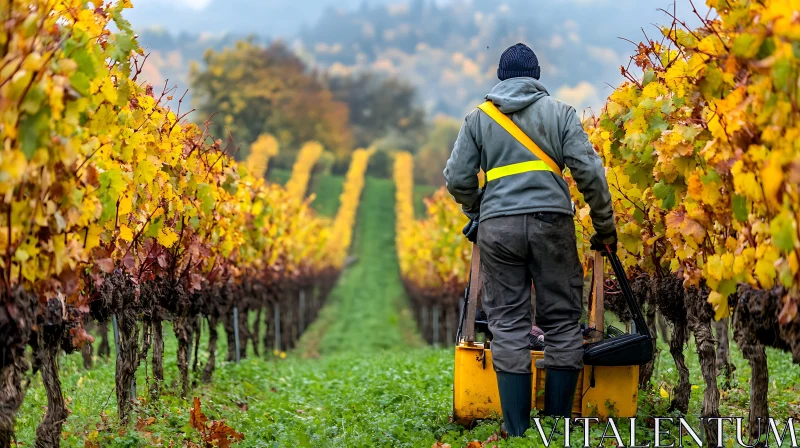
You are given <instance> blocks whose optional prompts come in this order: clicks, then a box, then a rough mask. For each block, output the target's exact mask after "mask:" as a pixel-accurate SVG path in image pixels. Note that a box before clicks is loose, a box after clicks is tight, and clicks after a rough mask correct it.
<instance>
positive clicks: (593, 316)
mask: <svg viewBox="0 0 800 448" xmlns="http://www.w3.org/2000/svg"><path fill="white" fill-rule="evenodd" d="M603 261H604V260H603V255H602V254H601V253H600V252H597V251H596V252H595V253H594V264H593V266H592V275H593V276H594V281H593V282H592V283H593V284H594V289H593V290H592V291H591V293H590V294H591V296H590V299H589V326H590V327H594V328H596V329H597V331H599V332H600V333H601V335H602V336H600V339H602V338H604V337H605V323H604V321H603V313H604V311H605V307H604V306H603V300H604V299H605V289H604V280H605V277H604V273H603V268H604V264H603Z"/></svg>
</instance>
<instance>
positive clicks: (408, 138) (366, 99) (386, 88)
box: [327, 72, 426, 152]
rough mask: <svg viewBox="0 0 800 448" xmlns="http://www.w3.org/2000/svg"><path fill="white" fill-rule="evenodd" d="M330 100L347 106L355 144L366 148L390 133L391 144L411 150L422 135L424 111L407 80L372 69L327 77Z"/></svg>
mask: <svg viewBox="0 0 800 448" xmlns="http://www.w3.org/2000/svg"><path fill="white" fill-rule="evenodd" d="M327 84H328V88H329V89H330V90H331V92H332V93H333V97H334V99H336V100H337V101H341V102H343V103H346V104H347V106H348V107H349V109H350V127H351V129H352V131H353V137H354V139H355V146H356V147H359V148H366V147H368V146H370V145H372V144H373V143H375V142H377V141H379V140H381V139H384V138H386V137H389V136H391V140H392V142H393V143H394V144H395V145H398V144H399V145H401V146H403V148H393V149H408V150H410V151H411V152H415V151H416V149H417V148H418V147H419V146H420V144H421V142H422V141H423V139H424V137H425V130H426V129H425V126H426V123H425V110H424V109H422V107H421V106H420V105H419V104H418V102H417V91H416V88H415V87H414V86H413V85H411V84H409V83H408V82H405V81H401V80H399V79H396V78H390V77H386V76H382V75H378V74H376V73H372V72H361V73H358V74H353V75H347V76H337V77H329V78H328V79H327Z"/></svg>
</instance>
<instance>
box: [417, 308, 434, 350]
mask: <svg viewBox="0 0 800 448" xmlns="http://www.w3.org/2000/svg"><path fill="white" fill-rule="evenodd" d="M421 315H422V318H421V319H420V321H421V322H422V336H423V337H424V338H425V339H426V340H427V341H428V342H430V343H433V340H432V339H431V338H430V337H429V336H428V307H427V306H423V307H422V313H421Z"/></svg>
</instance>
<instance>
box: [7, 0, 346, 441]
mask: <svg viewBox="0 0 800 448" xmlns="http://www.w3.org/2000/svg"><path fill="white" fill-rule="evenodd" d="M130 6H131V5H130V2H128V1H120V2H116V3H111V4H109V5H107V6H104V7H97V8H94V7H89V5H88V4H85V3H83V2H77V1H71V0H58V1H55V2H45V1H43V0H41V1H33V2H31V1H27V0H26V1H21V0H13V1H6V2H4V4H3V10H4V11H9V12H10V15H9V19H8V21H7V22H6V24H7V27H10V29H9V31H10V32H9V33H8V34H7V35H6V34H5V33H3V36H2V38H0V49H2V53H0V56H2V66H3V67H4V70H3V71H2V74H0V94H1V95H2V97H3V99H4V100H3V101H2V102H0V115H2V118H0V134H2V138H3V149H2V150H1V151H0V193H2V195H3V201H2V203H0V216H2V217H3V219H2V222H3V226H2V229H0V230H2V232H1V233H2V237H0V253H2V263H1V264H0V266H2V271H0V272H2V276H0V277H2V279H0V286H2V287H1V288H0V294H1V296H0V301H2V302H3V305H4V306H3V308H4V309H5V310H9V314H8V315H5V314H4V315H3V316H1V317H2V319H0V326H2V332H3V334H9V335H10V337H11V339H10V341H11V342H12V344H11V345H10V346H9V347H8V348H6V349H4V350H6V351H4V356H3V357H2V359H3V364H2V365H0V369H2V370H3V372H2V373H3V374H2V378H3V380H4V381H6V383H5V384H3V388H2V389H3V391H4V392H3V395H2V396H0V402H2V403H3V406H0V408H2V409H3V415H2V416H0V422H2V424H1V425H0V444H4V443H6V442H7V441H9V440H10V437H11V434H12V433H13V414H14V412H15V411H16V409H17V408H18V407H19V404H20V403H21V396H22V393H23V388H22V384H21V377H22V374H23V373H24V371H25V369H26V368H27V363H26V362H25V359H24V348H25V344H26V343H27V342H28V340H29V339H31V335H30V332H31V329H32V328H34V329H35V331H36V338H37V339H38V343H37V344H36V350H38V352H39V356H40V358H41V359H42V363H43V366H42V369H41V372H42V378H43V381H44V382H45V384H46V385H47V386H48V387H47V392H48V410H47V414H46V415H45V417H44V419H43V421H42V423H41V424H40V426H39V428H38V430H37V439H38V441H37V443H42V444H45V445H57V443H58V438H59V434H60V428H61V425H62V424H63V421H64V418H65V417H66V409H65V407H64V402H63V398H62V397H61V390H60V383H59V381H58V365H57V363H56V362H55V359H56V357H57V354H58V351H59V350H60V349H61V348H62V347H63V348H64V349H66V350H68V351H71V350H74V349H76V348H79V347H81V346H82V345H83V344H85V343H87V342H90V341H92V340H93V337H92V336H91V335H90V334H89V333H88V332H87V331H86V329H85V327H84V325H85V323H86V322H87V321H88V318H89V317H90V316H91V317H93V318H96V319H98V320H99V321H101V322H105V321H107V320H108V319H109V318H110V316H111V315H113V316H115V317H116V318H118V321H119V327H120V328H119V329H120V339H121V341H120V346H119V348H118V350H119V352H120V355H119V358H118V363H117V389H116V392H117V401H118V406H119V415H120V418H121V419H122V420H123V421H125V420H126V418H127V416H128V414H129V411H130V408H131V406H132V400H133V399H134V398H135V397H133V396H132V395H131V388H130V387H129V385H130V384H131V381H132V378H133V374H134V372H135V371H136V368H137V366H138V365H139V363H140V362H141V361H142V360H143V359H145V355H146V354H147V351H148V350H149V349H150V348H152V349H153V350H154V354H159V355H158V356H153V361H152V362H153V374H154V383H153V384H152V385H151V386H152V387H151V393H152V394H153V395H154V396H157V395H158V393H159V390H160V384H161V382H162V381H163V366H162V365H161V363H162V360H161V354H163V335H162V334H161V332H162V329H161V328H162V327H161V321H162V320H164V319H167V318H170V319H172V320H173V327H174V329H175V334H176V336H177V338H178V342H179V353H178V366H179V370H180V371H181V377H182V385H183V388H182V394H183V395H185V394H186V393H187V390H188V387H189V382H188V351H189V347H190V345H191V342H192V335H193V334H195V333H196V332H197V331H199V330H198V321H197V316H198V315H200V314H203V315H206V316H208V318H209V320H210V322H212V321H213V322H215V323H216V322H217V321H218V320H219V319H225V320H226V321H227V320H228V318H229V316H230V313H231V309H232V308H235V307H237V306H240V305H241V308H242V310H241V311H242V312H243V313H244V317H246V316H247V311H248V309H249V308H254V309H258V313H259V316H260V313H261V308H262V307H263V306H264V305H265V304H266V302H267V296H271V297H275V298H276V299H277V300H287V298H289V297H296V295H292V294H290V293H291V292H292V291H297V290H298V289H301V288H306V287H307V285H309V284H314V283H321V284H322V285H323V286H325V285H329V280H327V279H329V278H331V277H332V276H333V275H335V274H333V271H334V270H335V269H336V267H337V266H340V265H341V263H340V260H339V259H336V258H334V257H332V256H329V255H328V254H330V253H331V252H327V251H325V250H323V249H324V248H325V247H327V246H328V245H330V244H331V241H332V240H331V239H330V238H329V235H331V232H330V230H329V223H328V222H327V221H326V220H323V219H320V218H318V217H316V215H315V214H314V213H313V212H312V211H311V210H310V208H309V206H308V204H307V203H306V202H303V201H287V200H285V199H286V198H287V197H288V196H289V194H290V193H288V192H287V191H286V190H284V189H283V188H281V187H278V186H274V185H268V184H266V183H265V182H264V181H263V179H259V178H256V177H254V176H253V175H251V174H248V171H249V170H247V169H245V168H244V166H241V165H238V164H237V163H236V162H235V161H234V160H233V159H232V158H231V157H230V156H228V154H227V149H228V148H227V146H229V145H227V144H225V143H224V142H222V141H220V140H214V139H212V138H211V137H210V136H209V135H208V132H207V131H205V130H203V129H202V128H200V127H198V126H196V125H193V124H189V123H187V122H186V121H185V120H184V118H185V115H181V114H180V109H179V110H178V111H175V112H174V111H172V110H170V109H168V108H167V107H165V106H164V105H163V104H164V102H165V101H167V100H169V99H171V96H172V91H171V90H170V89H166V88H164V89H163V90H162V91H161V93H157V90H156V89H155V88H154V87H152V86H150V85H141V84H140V82H138V81H137V77H138V75H139V74H140V73H141V67H140V63H139V60H138V58H137V56H140V55H142V54H143V52H142V50H141V48H139V46H138V44H137V42H136V37H135V35H134V34H133V31H132V30H131V27H130V24H128V23H127V22H126V21H125V20H124V19H123V18H122V15H121V14H122V11H123V10H124V9H125V8H128V7H130ZM111 26H113V27H114V28H115V29H116V30H117V31H114V32H112V31H110V29H109V28H110V27H111ZM267 140H268V137H265V140H264V141H261V140H260V142H261V143H263V144H264V145H267V146H270V145H268V143H269V141H267ZM256 146H258V145H256ZM265 153H266V154H267V155H269V154H270V151H265ZM250 168H251V170H250V171H252V172H253V174H255V175H256V176H258V175H260V174H263V171H264V170H265V169H266V161H261V162H259V163H253V164H252V165H251V167H250ZM257 171H261V173H257ZM347 224H350V225H352V219H350V220H349V221H347V222H343V223H341V225H340V227H341V226H344V225H347ZM339 230H340V231H342V230H343V229H342V228H340V229H339ZM348 241H349V239H348ZM337 263H338V264H337ZM324 289H325V288H324V287H323V288H322V289H321V290H320V294H322V295H324V294H325V291H324ZM278 291H280V292H281V294H278ZM245 293H247V294H245ZM243 320H244V321H245V322H246V319H244V318H243ZM138 322H143V325H142V326H141V328H140V327H139V325H138ZM34 323H36V324H37V325H36V326H35V327H34ZM243 325H244V326H243ZM247 325H248V324H246V323H245V324H242V323H241V322H240V327H242V328H243V329H244V330H247ZM226 328H227V324H226ZM140 331H141V332H142V335H141V341H142V342H141V345H140V334H139V333H140ZM212 333H214V334H215V333H216V330H215V329H214V330H212ZM248 335H250V333H249V331H246V336H248ZM214 337H215V336H213V335H212V339H213V338H214ZM256 340H257V335H256V336H255V339H253V341H254V342H255V341H256ZM212 347H213V346H212ZM211 350H212V353H211V357H210V360H209V363H208V364H207V365H206V369H205V370H206V371H207V372H208V373H209V374H210V372H211V371H213V365H214V363H213V359H214V357H213V348H212V349H211ZM196 358H197V357H196V356H195V360H196Z"/></svg>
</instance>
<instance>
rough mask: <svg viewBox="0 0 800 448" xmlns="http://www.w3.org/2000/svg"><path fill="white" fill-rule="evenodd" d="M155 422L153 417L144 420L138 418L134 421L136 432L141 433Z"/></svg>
mask: <svg viewBox="0 0 800 448" xmlns="http://www.w3.org/2000/svg"><path fill="white" fill-rule="evenodd" d="M155 422H156V418H155V417H148V418H145V419H142V418H141V417H139V418H137V419H136V430H137V431H141V430H143V429H144V428H147V427H148V426H150V425H152V424H153V423H155Z"/></svg>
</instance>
